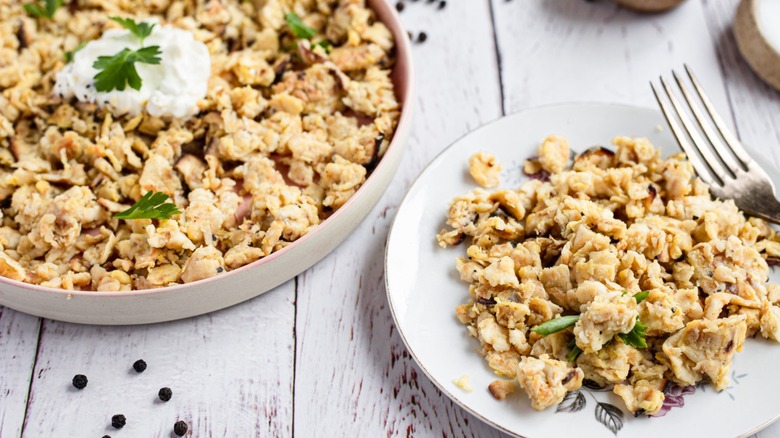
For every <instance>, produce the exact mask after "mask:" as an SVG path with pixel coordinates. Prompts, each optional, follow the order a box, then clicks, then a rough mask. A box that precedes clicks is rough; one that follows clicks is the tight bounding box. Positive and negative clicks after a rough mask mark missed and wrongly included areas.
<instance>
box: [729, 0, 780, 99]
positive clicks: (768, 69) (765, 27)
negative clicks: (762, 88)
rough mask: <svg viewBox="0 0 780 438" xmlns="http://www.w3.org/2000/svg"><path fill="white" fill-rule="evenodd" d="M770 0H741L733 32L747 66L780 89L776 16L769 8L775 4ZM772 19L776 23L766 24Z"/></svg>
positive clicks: (779, 28) (778, 21)
mask: <svg viewBox="0 0 780 438" xmlns="http://www.w3.org/2000/svg"><path fill="white" fill-rule="evenodd" d="M772 1H777V0H742V2H741V3H740V4H739V7H738V8H737V17H736V19H735V20H734V35H735V37H736V39H737V46H738V47H739V51H740V52H742V56H743V57H744V58H745V61H747V63H748V64H749V65H750V68H752V69H753V71H755V72H756V74H757V75H758V76H760V77H761V79H763V80H764V81H766V82H767V83H768V84H769V85H771V86H772V87H774V88H775V89H776V90H780V16H777V17H773V15H775V14H771V10H770V8H775V7H777V5H776V4H772V3H771V2H772ZM779 9H780V8H779ZM772 21H774V22H776V24H775V26H771V27H770V23H771V22H772ZM775 27H776V28H775ZM769 32H772V33H769Z"/></svg>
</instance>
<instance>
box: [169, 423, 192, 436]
mask: <svg viewBox="0 0 780 438" xmlns="http://www.w3.org/2000/svg"><path fill="white" fill-rule="evenodd" d="M189 429H190V427H189V426H187V423H185V422H183V421H181V420H179V421H177V422H176V423H175V424H174V425H173V433H175V434H176V436H184V434H186V433H187V431H188V430H189Z"/></svg>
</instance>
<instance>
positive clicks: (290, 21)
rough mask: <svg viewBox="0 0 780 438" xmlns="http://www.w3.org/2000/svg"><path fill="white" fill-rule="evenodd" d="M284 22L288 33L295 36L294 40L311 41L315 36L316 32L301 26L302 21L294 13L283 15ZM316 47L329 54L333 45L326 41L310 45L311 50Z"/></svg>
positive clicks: (303, 25)
mask: <svg viewBox="0 0 780 438" xmlns="http://www.w3.org/2000/svg"><path fill="white" fill-rule="evenodd" d="M284 20H285V21H286V22H287V27H289V28H290V31H291V32H292V33H293V35H295V38H297V39H299V40H311V39H312V38H314V36H315V35H317V31H316V30H314V29H312V28H310V27H309V26H307V25H305V24H303V21H301V18H300V17H298V15H297V14H296V13H295V12H288V13H287V14H285V15H284ZM317 46H319V47H322V49H323V50H325V53H330V49H331V48H332V47H333V44H331V42H330V41H328V40H322V41H320V42H317V43H314V44H312V48H315V47H317Z"/></svg>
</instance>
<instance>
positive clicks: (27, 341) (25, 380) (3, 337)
mask: <svg viewBox="0 0 780 438" xmlns="http://www.w3.org/2000/svg"><path fill="white" fill-rule="evenodd" d="M39 321H40V320H39V319H38V318H36V317H34V316H30V315H26V314H24V313H20V312H16V311H14V310H11V309H7V308H3V307H0V437H17V436H19V434H20V433H21V431H22V424H23V423H24V412H25V409H26V406H27V393H28V388H29V382H30V376H31V375H32V369H33V364H34V363H35V352H36V347H37V346H38V328H39V326H40V324H39Z"/></svg>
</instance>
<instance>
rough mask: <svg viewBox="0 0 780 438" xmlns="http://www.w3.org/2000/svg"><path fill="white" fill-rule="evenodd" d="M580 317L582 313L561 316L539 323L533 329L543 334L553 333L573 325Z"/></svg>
mask: <svg viewBox="0 0 780 438" xmlns="http://www.w3.org/2000/svg"><path fill="white" fill-rule="evenodd" d="M578 319H580V315H569V316H561V317H558V318H555V319H551V320H549V321H547V322H544V323H542V324H539V325H537V326H536V327H534V328H532V329H531V331H532V332H534V333H536V334H538V335H542V336H547V335H551V334H553V333H555V332H559V331H561V330H563V329H565V328H567V327H571V326H573V325H574V324H575V323H576V322H577V320H578Z"/></svg>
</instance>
